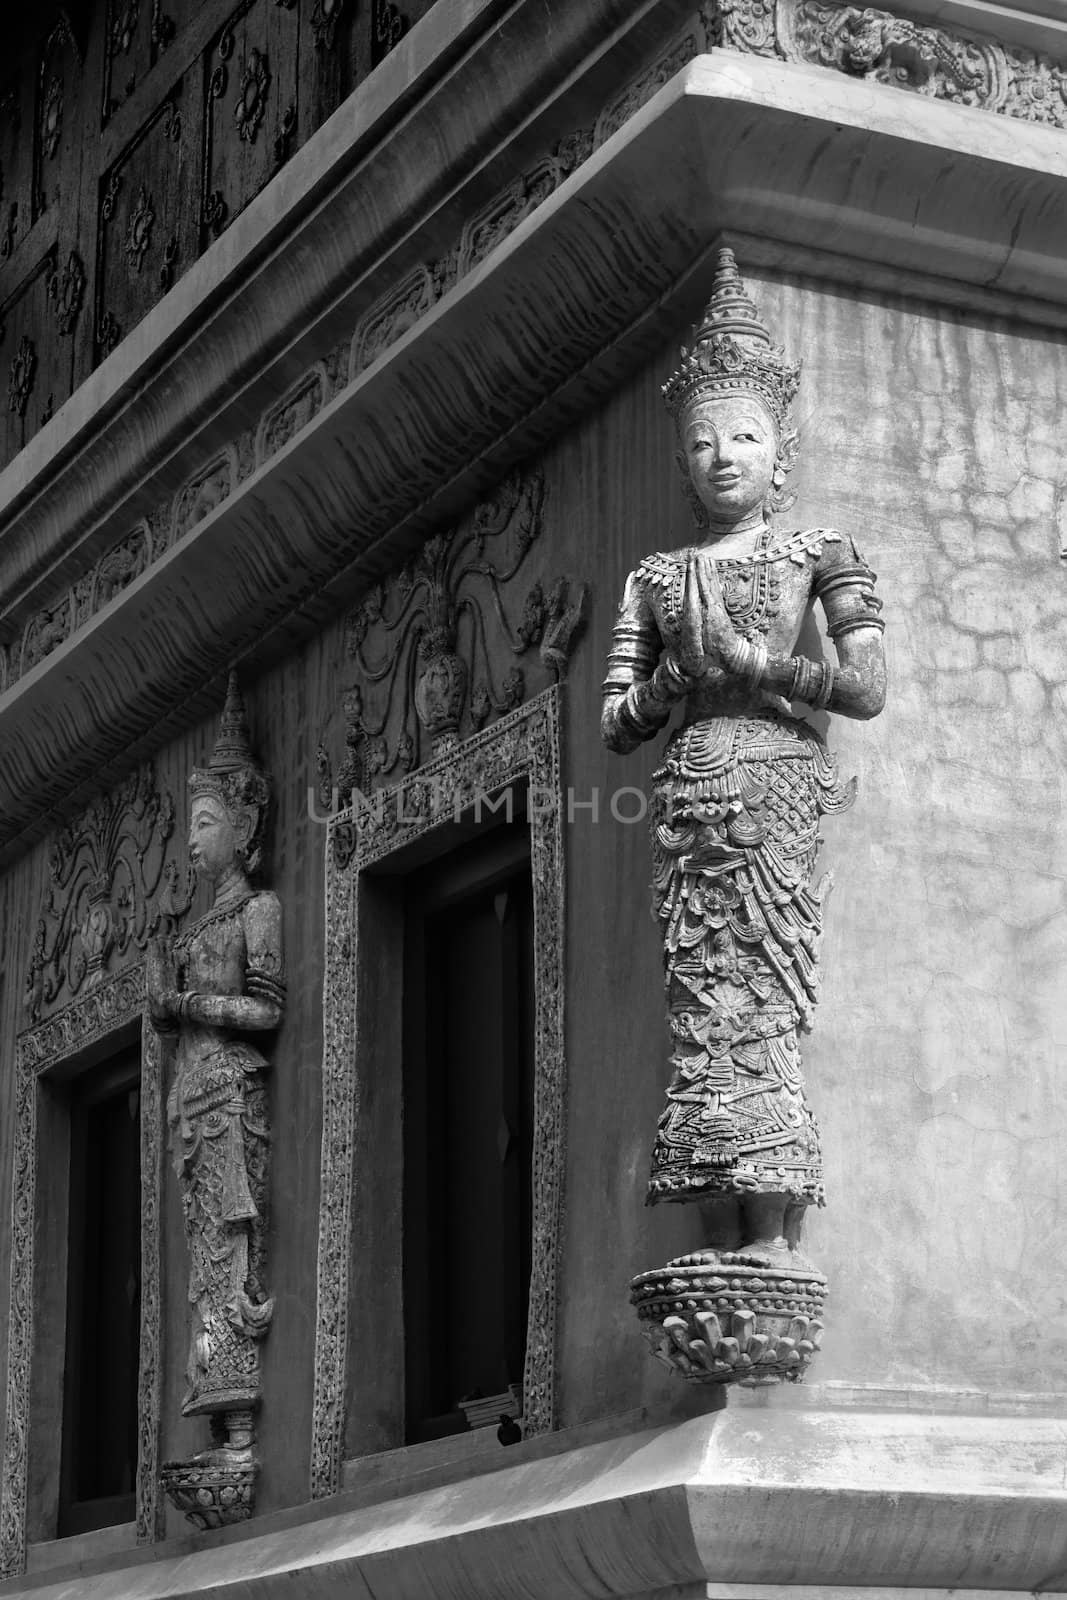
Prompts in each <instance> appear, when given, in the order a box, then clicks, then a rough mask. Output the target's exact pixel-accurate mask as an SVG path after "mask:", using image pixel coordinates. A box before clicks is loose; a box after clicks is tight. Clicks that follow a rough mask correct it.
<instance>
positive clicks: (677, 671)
mask: <svg viewBox="0 0 1067 1600" xmlns="http://www.w3.org/2000/svg"><path fill="white" fill-rule="evenodd" d="M660 665H661V667H662V668H663V675H664V677H666V678H668V679H669V680H670V684H671V688H672V690H673V691H674V693H675V695H676V696H677V698H678V699H681V698H682V697H683V695H685V694H687V693H688V691H689V679H688V678H687V677H686V675H685V673H684V672H683V671H682V669H681V667H680V666H679V665H678V663H677V661H675V659H674V657H673V656H664V657H663V660H662V661H661V662H660Z"/></svg>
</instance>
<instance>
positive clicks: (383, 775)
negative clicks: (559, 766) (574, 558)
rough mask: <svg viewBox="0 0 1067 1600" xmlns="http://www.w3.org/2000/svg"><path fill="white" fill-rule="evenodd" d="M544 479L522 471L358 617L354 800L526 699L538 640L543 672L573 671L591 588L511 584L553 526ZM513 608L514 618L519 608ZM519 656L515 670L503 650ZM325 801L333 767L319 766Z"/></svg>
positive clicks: (351, 762) (353, 629)
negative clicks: (515, 597) (546, 523)
mask: <svg viewBox="0 0 1067 1600" xmlns="http://www.w3.org/2000/svg"><path fill="white" fill-rule="evenodd" d="M544 492H545V491H544V480H543V478H542V475H541V473H540V472H536V471H535V472H532V473H528V474H526V475H523V474H521V473H516V474H513V475H512V476H511V477H509V478H507V479H505V480H504V482H503V483H501V484H500V486H499V488H498V489H497V490H496V492H495V494H494V495H493V496H491V497H490V498H488V499H486V500H484V501H482V503H481V504H480V505H478V506H477V507H476V508H475V510H474V512H473V513H472V514H471V515H470V516H469V517H467V518H465V519H464V520H463V521H462V522H460V523H459V524H458V525H456V526H453V527H450V528H446V529H445V530H444V531H442V532H441V533H439V534H436V535H434V537H433V538H431V539H429V540H428V541H427V542H426V544H424V545H423V547H422V549H421V550H420V551H419V552H418V554H417V555H416V556H415V557H414V558H413V559H412V560H411V561H410V562H409V563H408V565H407V566H405V567H404V568H403V569H402V570H401V571H400V572H399V573H396V574H395V575H394V576H392V577H391V578H389V579H387V580H386V581H385V582H384V583H381V584H376V585H375V586H374V587H373V588H372V589H371V590H370V591H369V592H368V593H367V594H366V595H365V596H364V598H363V600H362V602H361V603H360V605H359V606H358V607H357V609H356V610H355V611H354V612H353V613H352V614H351V616H350V617H349V620H348V628H347V649H348V654H349V656H350V657H351V659H352V661H353V662H354V664H355V667H356V678H355V681H354V683H353V684H352V686H351V687H350V688H349V689H348V690H347V692H346V693H345V695H344V698H343V706H344V716H345V747H346V753H345V757H344V760H343V763H342V765H341V767H340V769H339V771H338V774H337V787H338V789H339V790H340V792H341V794H342V795H346V794H347V793H349V792H350V791H351V790H352V789H359V790H361V791H362V790H365V789H369V788H371V787H373V786H375V785H377V784H380V783H383V782H387V781H395V779H396V778H397V777H398V776H400V775H402V774H404V773H407V772H410V771H412V770H413V769H414V768H415V767H418V766H421V765H422V764H423V762H424V761H426V760H427V759H428V758H429V757H430V756H437V755H440V754H442V753H443V752H444V751H446V750H448V749H450V748H452V747H453V746H454V745H455V744H457V743H458V742H459V740H460V739H461V738H463V737H466V736H467V735H468V734H470V733H474V732H477V731H478V730H480V729H481V728H483V727H484V726H485V725H486V723H488V722H489V721H490V719H491V718H492V717H494V716H499V715H501V714H504V713H507V712H509V711H513V710H514V709H515V708H516V707H517V706H519V705H521V704H522V702H523V700H524V699H525V698H526V692H527V684H526V674H525V672H524V671H523V668H522V667H520V666H519V665H518V662H519V661H520V660H521V659H522V658H524V657H525V656H527V655H528V654H529V653H531V652H532V651H533V650H534V648H535V647H536V648H537V650H538V655H539V658H540V664H541V671H542V672H543V673H544V674H546V675H547V677H548V678H549V679H550V680H551V679H552V678H556V679H558V678H561V677H563V676H564V675H565V673H566V668H567V660H568V656H569V653H570V650H571V646H572V644H573V642H574V639H575V637H576V635H577V633H578V631H579V629H580V628H581V626H582V622H583V619H584V614H585V603H586V591H585V586H584V585H580V584H574V583H573V582H571V581H569V580H568V579H566V578H563V577H560V578H558V579H556V581H555V582H554V583H553V584H552V585H551V587H550V588H549V589H548V591H547V592H546V589H545V587H544V585H543V584H542V583H541V582H540V581H537V582H534V583H533V584H531V585H530V586H529V588H528V589H527V592H526V595H525V598H524V600H523V601H522V602H521V605H520V604H516V603H514V602H513V603H512V604H511V605H509V604H508V603H507V599H506V596H507V594H508V592H509V588H510V586H511V585H512V584H513V583H514V582H515V580H516V578H517V577H518V574H519V572H520V571H521V569H522V567H523V565H524V563H525V561H526V558H527V555H528V554H529V552H530V549H531V547H532V546H533V545H534V544H535V542H536V541H537V539H538V537H539V536H540V533H541V526H542V512H543V505H544ZM509 613H510V614H509ZM501 652H502V653H504V654H505V655H506V656H512V657H513V658H514V664H513V665H512V666H510V667H509V668H507V669H506V670H504V669H503V668H502V667H501V666H500V665H499V664H498V657H499V655H500V653H501ZM319 772H320V785H321V793H322V798H323V802H324V803H325V804H329V803H330V795H331V791H332V788H333V776H332V765H331V763H330V761H329V757H328V755H326V753H325V751H323V753H322V755H321V756H320V761H319Z"/></svg>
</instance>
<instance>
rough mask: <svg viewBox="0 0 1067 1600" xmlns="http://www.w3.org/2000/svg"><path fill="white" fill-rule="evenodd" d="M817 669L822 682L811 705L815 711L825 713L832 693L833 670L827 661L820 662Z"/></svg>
mask: <svg viewBox="0 0 1067 1600" xmlns="http://www.w3.org/2000/svg"><path fill="white" fill-rule="evenodd" d="M818 668H819V672H820V674H821V679H822V681H821V682H820V684H819V687H818V689H817V690H816V692H815V695H814V697H813V698H812V702H811V703H812V706H813V707H814V708H815V710H816V711H825V710H826V707H827V706H828V705H829V704H830V696H831V695H832V694H833V692H834V669H833V667H832V666H831V665H830V663H829V662H828V661H820V662H819V663H818Z"/></svg>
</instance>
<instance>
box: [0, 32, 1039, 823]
mask: <svg viewBox="0 0 1067 1600" xmlns="http://www.w3.org/2000/svg"><path fill="white" fill-rule="evenodd" d="M681 47H682V48H686V46H685V42H684V40H683V41H682V46H681ZM652 87H653V88H655V82H653V84H652ZM624 99H625V97H624ZM904 105H906V107H907V113H906V115H905V116H902V115H901V109H902V106H904ZM620 121H621V125H620V126H618V127H617V129H616V131H614V132H612V133H611V134H610V136H609V137H607V138H606V139H605V140H604V142H603V143H602V145H601V146H600V148H599V149H594V151H593V153H592V154H590V155H588V157H587V159H586V160H585V161H584V162H582V163H581V164H579V165H578V166H577V167H575V168H574V170H572V171H570V172H569V173H567V174H566V175H564V176H562V178H561V180H560V181H559V182H558V183H557V185H556V187H555V188H554V189H553V190H552V192H551V193H549V194H548V195H547V197H546V198H544V199H543V200H542V201H541V203H540V204H535V205H533V206H532V208H531V209H529V211H528V213H523V214H522V215H521V218H520V220H518V222H517V223H516V225H515V226H514V227H513V228H512V229H511V231H510V232H508V233H506V235H505V236H504V237H502V238H500V239H499V242H495V243H493V244H492V246H491V248H489V249H488V252H487V253H486V254H485V256H484V258H482V259H480V260H478V261H477V263H476V264H475V265H473V266H472V268H471V270H470V271H468V272H467V274H466V276H463V277H460V278H458V280H457V281H455V282H453V283H452V284H451V286H449V287H446V288H445V289H444V291H443V292H442V293H441V294H440V297H439V298H437V299H436V300H434V301H433V302H432V303H431V304H429V305H428V306H427V307H426V309H425V310H424V311H423V312H422V314H421V315H419V316H417V317H416V318H415V320H414V321H413V322H410V321H409V323H408V324H407V325H405V323H404V322H403V320H401V321H400V322H398V323H397V324H396V325H394V326H393V327H392V328H391V329H390V331H389V338H391V339H392V342H391V343H389V342H386V343H385V345H384V347H382V348H380V349H379V350H378V351H377V353H376V354H374V356H373V358H372V359H371V360H370V363H369V365H367V366H365V367H363V368H362V370H356V371H355V372H354V373H352V376H351V378H350V380H349V381H348V382H347V383H346V384H345V385H343V386H342V387H341V388H340V390H339V392H337V393H336V394H335V395H334V397H333V398H332V399H330V400H328V401H325V402H324V403H320V401H321V393H319V397H318V399H317V400H315V401H314V403H311V402H309V403H308V405H307V417H306V420H305V421H304V422H303V425H302V426H300V427H299V428H297V429H296V430H295V431H293V432H292V433H291V436H288V437H286V435H287V427H286V425H284V423H283V424H282V425H280V427H279V430H278V437H279V438H281V439H282V440H283V441H284V442H282V443H281V444H280V447H279V448H277V449H276V451H275V453H274V454H273V455H270V456H269V457H267V458H266V459H264V460H263V461H262V462H261V463H259V464H258V465H255V466H253V468H252V469H251V470H250V471H249V472H248V474H247V476H245V477H244V478H243V480H240V470H241V469H240V462H239V461H237V464H236V467H235V465H234V462H235V458H236V452H235V451H233V447H231V452H232V453H231V455H227V454H226V452H225V451H222V452H221V453H218V454H217V456H216V458H215V460H214V464H213V465H212V464H211V463H209V468H210V470H207V471H206V476H202V477H201V478H198V479H196V480H195V482H196V485H197V489H196V496H197V497H199V496H202V498H196V497H194V503H195V512H196V514H197V515H200V513H203V514H202V515H200V520H198V521H197V520H193V519H192V517H190V520H189V523H188V526H187V527H183V531H182V534H181V536H180V537H179V538H178V540H177V542H176V543H174V544H172V545H171V546H170V547H169V548H168V549H167V550H166V552H165V554H163V556H162V557H161V559H159V560H157V561H156V562H154V563H153V564H151V565H149V566H148V567H147V568H146V569H145V570H144V571H142V572H141V573H140V574H139V575H138V576H135V577H133V578H132V580H131V581H130V582H129V583H128V585H127V586H126V587H125V588H124V589H122V590H121V591H120V592H118V593H116V594H115V595H114V596H113V598H111V599H110V600H109V601H108V603H107V604H105V605H104V607H103V608H102V610H101V611H100V612H99V613H98V614H97V615H96V616H95V617H93V618H92V619H91V620H90V621H89V622H88V623H87V625H86V626H84V627H83V628H82V629H81V630H80V631H79V632H77V633H75V634H74V635H73V636H71V637H69V638H67V639H66V641H65V642H64V643H62V644H60V645H59V646H58V648H57V649H55V650H54V652H53V653H52V654H51V655H50V656H48V657H47V658H46V659H45V660H43V661H41V662H39V663H38V664H37V665H36V666H33V667H32V668H31V669H30V670H29V671H28V672H27V673H26V674H25V675H24V676H23V677H22V678H21V679H20V680H19V681H18V682H16V683H15V684H14V685H13V686H12V687H11V688H10V689H8V691H7V692H6V693H5V694H3V695H0V741H2V743H3V748H4V751H5V762H4V765H3V769H2V770H0V818H2V819H3V820H2V822H0V850H3V849H7V850H11V849H18V848H21V844H20V836H21V839H28V838H30V837H32V836H34V830H37V829H40V828H41V827H42V826H48V824H49V816H48V813H49V811H50V810H52V809H53V808H56V807H58V806H60V805H65V804H68V803H70V800H71V796H72V793H78V792H79V791H80V790H82V789H83V788H84V786H85V785H86V784H87V783H89V782H90V780H91V779H95V780H96V782H97V783H99V782H100V781H106V782H107V781H113V779H114V778H116V777H117V776H119V775H120V774H121V773H122V772H123V771H125V770H128V767H129V766H130V765H131V764H132V762H133V761H135V760H136V759H139V757H140V755H141V754H144V753H147V752H148V751H149V750H151V749H152V748H154V747H155V746H156V745H157V744H158V743H159V742H160V741H162V740H163V739H164V738H166V737H169V736H170V734H171V733H172V732H173V731H175V729H176V728H177V727H178V726H181V725H182V724H183V722H184V721H185V720H187V719H190V718H192V717H194V716H196V715H198V714H199V712H200V710H201V709H202V708H203V702H202V700H198V699H197V696H198V695H201V694H203V692H204V690H205V686H206V683H207V680H209V679H210V678H211V676H212V675H213V674H214V673H218V672H221V671H222V669H223V667H224V666H225V665H226V663H227V662H229V661H230V660H232V659H234V658H236V657H241V656H243V655H247V656H249V657H250V658H251V659H252V661H253V662H256V661H265V660H268V659H273V658H276V657H277V656H278V655H280V654H282V653H284V652H286V651H288V650H291V649H292V648H293V644H294V642H295V641H296V640H297V639H299V638H300V637H301V636H302V635H304V634H307V633H308V632H310V631H313V630H314V629H315V628H316V627H318V626H320V625H321V622H322V620H323V619H324V618H325V617H326V616H329V615H332V614H334V613H335V612H336V610H337V609H338V608H339V607H340V606H341V605H343V604H344V603H345V601H346V600H348V599H350V598H352V597H354V596H355V595H356V594H357V593H358V592H359V591H360V590H361V589H362V588H363V587H365V586H366V585H367V583H368V582H371V581H373V580H374V579H375V578H376V577H378V576H380V575H381V574H382V573H383V572H384V571H385V570H387V569H388V567H390V566H392V565H395V564H396V562H397V559H398V557H400V558H402V557H403V555H404V553H405V552H406V551H409V550H410V549H411V548H412V547H413V546H414V545H415V544H416V543H417V542H418V541H419V540H420V539H421V538H423V537H424V536H425V535H426V534H428V533H429V532H431V531H432V530H433V529H434V528H435V527H436V526H438V525H439V524H440V523H441V522H442V521H445V520H448V519H449V518H453V517H455V516H457V515H459V514H460V513H461V512H462V511H463V510H464V508H465V507H466V506H468V505H469V504H470V503H472V501H474V500H475V499H477V497H478V496H479V494H480V493H481V492H482V491H484V490H485V489H487V488H489V487H490V486H491V485H492V484H493V483H494V482H495V481H498V480H499V479H500V478H501V477H502V476H503V475H504V474H505V473H506V472H507V471H508V470H510V468H511V467H513V466H514V465H516V464H517V463H518V462H520V461H521V460H523V459H524V458H528V457H530V456H531V455H533V454H535V453H536V452H537V451H538V450H539V449H541V448H542V447H543V445H544V444H545V443H546V442H547V441H548V440H549V439H551V438H553V437H554V436H555V435H557V434H558V433H559V431H560V430H561V429H562V428H564V427H565V426H567V424H568V422H569V421H570V420H571V419H572V418H574V417H576V416H577V415H579V414H581V413H583V412H586V411H588V409H589V408H590V406H592V405H595V404H596V403H597V401H598V398H599V396H600V395H602V394H603V393H605V392H607V391H608V390H609V389H610V388H611V387H612V386H613V385H617V384H618V383H619V382H620V381H622V380H623V379H624V378H625V376H626V374H627V373H628V372H629V371H631V370H632V369H633V367H634V365H635V364H636V363H637V362H639V361H640V360H642V359H645V358H647V357H649V356H650V355H651V354H652V353H653V352H654V351H656V350H657V349H658V348H659V347H660V344H661V341H662V340H663V338H665V337H668V336H669V335H670V334H671V333H673V332H674V331H675V330H676V329H677V328H678V327H679V326H681V325H682V324H683V323H684V321H685V319H686V317H687V315H689V314H690V312H691V311H692V309H693V305H694V303H695V300H696V299H698V298H699V294H700V287H701V285H702V284H703V281H704V280H703V277H702V273H703V271H704V268H705V263H706V260H707V257H708V253H709V252H710V250H711V249H712V248H713V247H714V244H715V242H716V240H717V238H718V236H719V234H720V232H721V230H723V229H727V230H731V231H733V232H742V233H745V234H749V235H755V236H757V239H758V240H759V241H760V243H759V249H758V250H754V251H753V252H752V253H751V255H749V254H747V253H746V260H749V259H751V260H752V262H753V263H754V264H760V263H761V262H762V261H763V260H766V259H768V258H770V259H772V260H776V261H777V262H778V264H780V265H784V266H786V267H787V268H792V269H793V270H801V269H803V270H809V271H814V272H815V273H816V274H817V275H819V276H822V277H824V278H826V279H831V280H833V279H836V280H844V281H850V282H859V283H861V284H866V285H868V286H873V285H875V284H878V285H881V286H883V287H893V288H896V289H904V290H907V289H908V288H913V289H914V290H915V291H916V292H919V293H921V294H922V295H924V296H925V297H926V298H928V299H933V300H935V301H940V302H942V303H944V304H948V305H952V306H953V307H957V308H958V307H961V306H963V307H967V306H973V307H978V308H980V309H982V310H984V311H995V312H999V313H1001V314H1005V315H1008V316H1011V317H1014V318H1016V319H1018V318H1019V317H1023V318H1029V319H1030V320H1031V321H1032V322H1034V323H1036V324H1038V325H1043V326H1060V327H1062V326H1064V325H1067V261H1065V260H1064V258H1063V253H1062V237H1061V234H1062V229H1061V226H1060V221H1059V219H1060V218H1061V217H1062V216H1063V214H1064V211H1065V208H1067V139H1065V138H1064V136H1063V134H1062V133H1060V132H1059V131H1057V130H1055V129H1051V128H1048V127H1041V126H1036V125H1034V124H1032V123H1030V122H1027V121H1025V120H1019V119H1015V118H1009V117H1005V116H989V115H984V114H978V113H976V112H974V111H972V110H967V109H965V108H961V107H960V106H958V105H954V104H950V103H945V102H944V101H941V100H938V99H935V98H934V97H932V96H931V95H928V94H912V95H910V96H909V98H908V100H907V101H906V102H904V101H903V99H902V96H901V94H900V93H897V92H892V93H891V92H889V91H888V90H886V89H885V88H883V87H882V86H881V85H880V84H879V83H876V82H874V83H872V82H869V81H866V80H864V79H860V78H856V77H852V76H848V75H846V74H843V73H831V72H827V71H825V70H824V69H821V68H816V67H810V66H804V65H797V64H793V63H787V62H782V61H780V60H777V59H769V58H764V57H761V56H759V55H747V56H746V55H742V54H739V53H737V52H734V51H729V50H722V51H716V52H715V53H714V54H713V55H710V56H708V55H703V56H700V57H698V59H696V60H695V61H692V62H691V63H690V64H689V65H688V66H686V67H684V68H683V69H682V70H681V71H679V72H675V73H674V74H673V76H671V77H670V79H669V81H668V82H666V83H664V84H663V86H662V87H661V88H658V90H657V91H656V92H655V93H654V94H653V95H652V97H651V99H649V100H648V101H647V103H646V104H645V105H643V106H641V107H640V108H639V109H636V110H635V111H634V112H633V114H632V115H630V116H629V117H628V119H625V120H623V117H622V115H621V114H620ZM746 252H747V246H746ZM400 329H402V330H403V331H398V330H400ZM349 337H351V335H350V336H349ZM355 365H356V366H357V367H358V363H355ZM350 370H351V369H350ZM306 371H307V369H305V376H306ZM305 399H306V396H305ZM304 403H305V401H304V400H301V399H300V397H299V395H297V396H296V397H295V399H294V404H304ZM316 407H317V409H316ZM428 437H432V438H433V439H434V440H435V451H434V455H433V459H432V462H430V463H429V464H427V455H426V451H425V448H424V446H423V443H422V441H423V440H424V439H425V438H428ZM226 474H229V475H230V478H229V482H230V483H231V490H230V492H229V493H228V494H227V496H226V497H225V498H223V497H222V496H221V495H220V494H219V493H218V492H217V485H216V479H218V478H220V475H221V477H225V475H226ZM234 476H236V478H237V479H239V480H240V481H237V483H236V487H232V483H233V480H234ZM182 503H183V504H185V503H186V502H184V501H183V502H182ZM353 529H358V530H359V534H358V536H357V535H355V534H354V533H353V532H352V531H351V530H353ZM168 719H170V720H169V721H168Z"/></svg>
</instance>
